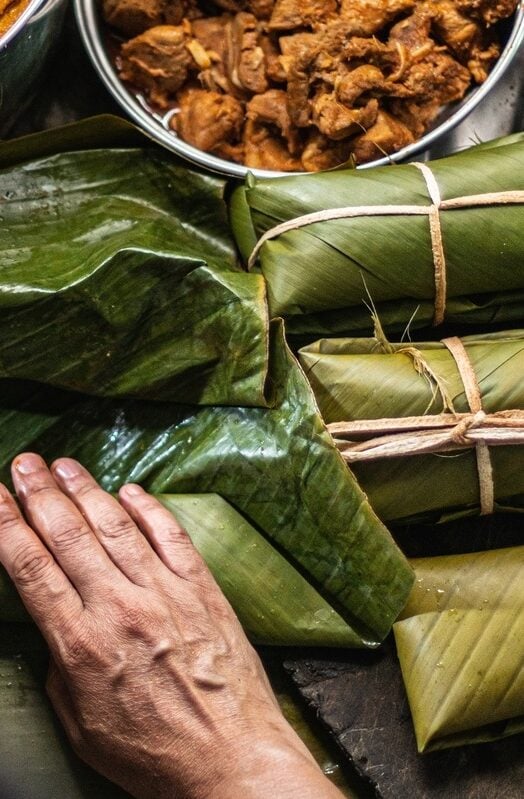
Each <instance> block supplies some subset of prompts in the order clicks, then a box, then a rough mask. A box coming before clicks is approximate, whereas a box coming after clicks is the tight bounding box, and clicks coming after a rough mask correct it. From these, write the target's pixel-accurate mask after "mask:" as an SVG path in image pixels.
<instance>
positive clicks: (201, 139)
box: [172, 89, 244, 160]
mask: <svg viewBox="0 0 524 799" xmlns="http://www.w3.org/2000/svg"><path fill="white" fill-rule="evenodd" d="M179 101H180V111H179V113H178V114H176V115H175V116H174V117H173V119H172V124H173V126H174V127H175V130H176V132H177V133H178V135H179V136H180V137H181V138H182V139H184V141H186V142H188V143H189V144H192V145H193V146H194V147H198V148H199V149H200V150H205V151H206V152H208V153H214V154H215V155H220V156H222V157H224V158H233V159H234V160H241V159H242V157H243V151H242V146H241V144H240V142H241V136H242V126H243V124H244V109H243V107H242V104H241V103H239V102H238V100H235V98H234V97H229V96H228V95H227V94H219V93H218V92H208V91H205V90H203V89H188V90H186V91H184V92H182V93H181V94H180V96H179Z"/></svg>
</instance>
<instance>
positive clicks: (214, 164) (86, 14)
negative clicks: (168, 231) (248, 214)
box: [36, 0, 524, 178]
mask: <svg viewBox="0 0 524 799" xmlns="http://www.w3.org/2000/svg"><path fill="white" fill-rule="evenodd" d="M36 1H37V2H41V0H36ZM74 8H75V15H76V18H77V22H78V27H79V29H80V34H81V36H82V39H83V42H84V45H85V47H86V50H87V52H88V54H89V57H90V58H91V61H92V62H93V64H94V66H95V68H96V70H97V72H98V73H99V75H100V77H101V78H102V80H103V81H104V83H105V85H106V86H107V88H108V89H109V91H110V92H111V94H112V95H113V97H114V98H115V99H116V100H117V102H118V103H119V104H120V105H121V106H122V108H123V109H124V111H125V112H126V113H127V114H128V115H129V116H130V117H131V118H132V119H133V120H134V121H135V122H136V123H137V124H138V125H139V126H140V127H141V128H143V129H144V130H145V131H146V132H147V133H148V134H149V135H150V136H151V137H152V138H154V139H155V140H156V141H157V142H160V143H161V144H163V145H164V146H165V147H167V149H169V150H171V151H173V152H175V153H177V154H178V155H180V156H182V157H183V158H185V159H186V160H188V161H190V162H192V163H193V164H196V165H197V166H200V167H203V168H205V169H208V170H210V171H212V172H218V173H219V174H222V175H229V176H230V177H235V178H245V176H246V175H247V174H248V173H250V174H252V175H255V176H256V177H260V178H270V177H286V176H289V175H293V174H295V175H297V174H300V175H307V174H313V173H308V172H274V171H270V170H265V169H250V168H249V167H245V166H242V165H241V164H235V163H233V162H230V161H226V160H224V159H222V158H218V157H217V156H214V155H211V154H209V153H206V152H204V151H203V150H199V149H197V148H196V147H192V146H191V145H190V144H187V143H186V142H184V141H182V139H179V138H178V137H176V135H174V134H173V133H171V132H170V131H169V130H166V128H164V127H163V126H162V125H161V123H160V122H158V121H157V120H155V119H154V117H153V116H152V115H151V113H150V112H148V111H146V110H145V109H144V108H143V107H142V106H141V105H140V103H139V102H138V100H137V99H136V98H135V97H134V96H133V94H132V93H131V92H129V91H128V90H127V89H126V87H125V86H124V84H123V82H122V81H121V80H120V78H119V77H118V74H117V72H116V69H115V68H114V66H113V64H112V62H111V59H110V58H109V56H108V54H107V52H106V49H105V47H104V45H103V42H102V37H101V36H100V35H99V21H98V12H97V8H96V0H74ZM523 41H524V5H523V3H522V2H521V3H520V4H519V8H518V9H517V11H516V14H515V21H514V24H513V27H512V30H511V33H510V35H509V37H508V41H507V43H506V46H505V47H504V50H503V52H502V53H501V55H500V57H499V58H498V60H497V63H496V64H495V66H494V67H493V69H492V71H491V72H490V74H489V75H488V77H487V79H486V81H485V82H484V83H483V84H481V85H480V86H478V87H477V88H476V89H474V90H473V91H472V92H471V93H470V94H469V95H468V97H467V98H466V99H465V100H463V101H462V102H461V103H460V105H459V106H458V107H457V109H456V111H455V112H454V113H452V114H451V116H450V117H449V119H446V120H445V121H444V122H442V123H441V124H440V125H438V126H437V127H436V128H434V129H433V130H431V131H429V132H428V133H426V134H425V135H424V136H422V138H420V139H418V140H417V141H416V142H413V144H410V145H408V146H407V147H403V148H402V149H401V150H398V151H397V152H396V153H393V154H391V155H389V156H386V157H384V158H379V159H377V160H375V161H370V162H369V163H367V164H362V165H360V166H359V167H358V168H359V169H367V168H369V167H375V166H385V165H386V164H390V163H392V162H396V161H402V160H405V159H406V160H407V159H409V158H412V157H413V156H415V155H417V154H418V153H421V152H422V151H424V150H427V149H428V148H429V147H431V145H432V144H433V143H434V142H435V141H436V140H437V139H438V138H440V137H441V136H443V135H445V134H446V133H449V132H450V131H451V130H452V129H453V128H454V127H455V126H456V125H458V124H459V123H460V122H462V120H463V119H464V118H465V117H466V116H467V115H468V114H469V113H471V111H473V109H474V108H475V107H476V106H477V105H478V104H479V103H480V102H481V100H482V99H483V98H484V97H485V96H486V95H487V94H488V92H489V91H490V89H492V88H493V86H495V84H496V83H497V82H498V81H499V80H500V78H501V77H502V75H503V74H504V72H505V71H506V69H507V67H508V66H509V65H510V63H511V61H512V60H513V58H514V57H515V55H516V53H517V51H518V50H519V47H520V46H521V44H522V42H523Z"/></svg>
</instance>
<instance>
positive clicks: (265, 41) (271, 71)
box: [260, 35, 286, 83]
mask: <svg viewBox="0 0 524 799" xmlns="http://www.w3.org/2000/svg"><path fill="white" fill-rule="evenodd" d="M260 46H261V48H262V50H263V51H264V58H265V59H266V75H267V77H268V79H269V80H272V81H274V82H275V83H285V82H286V72H285V69H284V66H283V64H282V59H281V55H280V48H279V45H278V41H275V40H274V38H273V36H267V35H262V36H261V37H260Z"/></svg>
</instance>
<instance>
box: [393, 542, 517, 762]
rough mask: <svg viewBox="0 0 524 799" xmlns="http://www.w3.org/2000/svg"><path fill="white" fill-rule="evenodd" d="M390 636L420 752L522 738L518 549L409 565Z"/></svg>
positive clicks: (455, 556)
mask: <svg viewBox="0 0 524 799" xmlns="http://www.w3.org/2000/svg"><path fill="white" fill-rule="evenodd" d="M411 563H412V565H413V567H414V569H415V574H416V581H415V584H414V586H413V589H412V592H411V595H410V597H409V600H408V603H407V605H406V607H405V609H404V611H403V612H402V614H401V620H400V621H398V622H397V623H396V624H395V625H394V627H393V629H394V633H395V640H396V644H397V651H398V656H399V660H400V665H401V669H402V676H403V678H404V682H405V685H406V692H407V695H408V699H409V704H410V708H411V713H412V716H413V722H414V725H415V734H416V738H417V746H418V749H419V751H420V752H425V751H432V750H434V749H444V748H447V747H450V746H458V745H460V744H467V743H480V742H484V741H490V740H495V739H497V738H502V737H506V736H508V735H514V734H516V733H518V732H523V731H524V547H508V548H507V549H499V550H491V551H488V552H477V553H472V554H467V555H449V556H443V557H437V558H417V559H414V560H412V561H411Z"/></svg>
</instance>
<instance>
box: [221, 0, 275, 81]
mask: <svg viewBox="0 0 524 799" xmlns="http://www.w3.org/2000/svg"><path fill="white" fill-rule="evenodd" d="M227 34H228V46H227V71H228V76H229V79H230V81H231V83H233V84H234V85H235V86H236V87H237V88H239V89H245V90H247V91H250V92H254V93H260V92H265V90H266V89H267V80H266V59H265V56H264V51H263V50H262V47H260V44H259V41H258V40H259V32H258V23H257V20H256V17H254V16H253V14H247V13H245V12H242V13H240V14H236V15H235V17H234V18H233V19H232V20H231V22H230V23H229V24H228V28H227Z"/></svg>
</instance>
